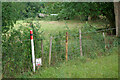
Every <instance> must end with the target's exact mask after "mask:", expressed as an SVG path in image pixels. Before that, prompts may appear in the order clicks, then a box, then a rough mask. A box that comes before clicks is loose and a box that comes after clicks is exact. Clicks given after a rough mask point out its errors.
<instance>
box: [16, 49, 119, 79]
mask: <svg viewBox="0 0 120 80" xmlns="http://www.w3.org/2000/svg"><path fill="white" fill-rule="evenodd" d="M112 53H113V55H110V56H104V57H98V58H97V59H94V60H93V59H90V58H84V57H82V58H81V57H78V58H76V59H73V60H70V61H68V62H63V63H58V64H59V65H58V66H57V67H49V68H45V69H42V70H38V71H37V72H36V73H35V74H32V73H26V74H24V75H22V76H17V77H23V78H28V77H29V78H118V55H117V54H116V53H117V49H114V50H113V51H112Z"/></svg>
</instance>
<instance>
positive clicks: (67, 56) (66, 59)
mask: <svg viewBox="0 0 120 80" xmlns="http://www.w3.org/2000/svg"><path fill="white" fill-rule="evenodd" d="M67 60H68V32H66V61H67Z"/></svg>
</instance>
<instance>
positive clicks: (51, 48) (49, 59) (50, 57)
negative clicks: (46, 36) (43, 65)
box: [49, 36, 52, 65]
mask: <svg viewBox="0 0 120 80" xmlns="http://www.w3.org/2000/svg"><path fill="white" fill-rule="evenodd" d="M51 50H52V36H51V37H50V50H49V65H50V64H51Z"/></svg>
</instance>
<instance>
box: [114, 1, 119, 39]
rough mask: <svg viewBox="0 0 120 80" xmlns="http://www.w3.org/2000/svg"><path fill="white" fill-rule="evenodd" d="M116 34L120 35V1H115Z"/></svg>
mask: <svg viewBox="0 0 120 80" xmlns="http://www.w3.org/2000/svg"><path fill="white" fill-rule="evenodd" d="M114 11H115V21H116V36H117V37H120V2H114Z"/></svg>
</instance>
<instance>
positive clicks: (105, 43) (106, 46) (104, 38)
mask: <svg viewBox="0 0 120 80" xmlns="http://www.w3.org/2000/svg"><path fill="white" fill-rule="evenodd" d="M103 37H104V41H105V49H106V48H107V46H106V38H105V34H104V32H103Z"/></svg>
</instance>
